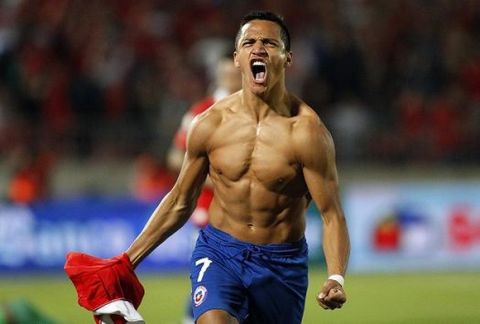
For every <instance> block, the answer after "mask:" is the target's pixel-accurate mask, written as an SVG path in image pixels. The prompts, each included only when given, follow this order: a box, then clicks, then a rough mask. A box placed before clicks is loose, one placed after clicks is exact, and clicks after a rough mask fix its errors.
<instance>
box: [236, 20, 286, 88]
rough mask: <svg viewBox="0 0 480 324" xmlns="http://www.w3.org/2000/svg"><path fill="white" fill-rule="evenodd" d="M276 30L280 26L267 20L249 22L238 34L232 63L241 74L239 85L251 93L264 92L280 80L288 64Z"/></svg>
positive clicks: (278, 29) (279, 35) (283, 46)
mask: <svg viewBox="0 0 480 324" xmlns="http://www.w3.org/2000/svg"><path fill="white" fill-rule="evenodd" d="M280 31H281V29H280V26H278V25H277V24H276V23H274V22H272V21H268V20H252V21H250V22H249V23H247V24H245V25H244V26H243V27H242V29H241V31H240V37H239V39H238V43H237V44H236V45H237V47H236V48H237V50H236V51H235V54H234V55H235V56H234V57H235V59H234V61H235V65H236V66H237V67H239V68H240V70H241V72H242V76H243V86H244V87H245V86H247V87H249V88H250V89H251V90H252V91H253V92H254V93H257V94H261V93H264V92H265V91H266V90H267V89H268V88H271V87H273V86H274V85H275V84H277V82H278V81H281V80H283V78H284V75H285V67H287V66H289V65H290V63H291V59H292V55H291V53H290V52H287V51H286V50H285V44H284V43H283V41H282V38H281V34H280Z"/></svg>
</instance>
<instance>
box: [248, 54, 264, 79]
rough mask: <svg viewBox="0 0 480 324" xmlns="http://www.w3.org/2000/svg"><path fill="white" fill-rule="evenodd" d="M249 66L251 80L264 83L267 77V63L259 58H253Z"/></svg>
mask: <svg viewBox="0 0 480 324" xmlns="http://www.w3.org/2000/svg"><path fill="white" fill-rule="evenodd" d="M250 68H251V69H252V74H253V80H254V81H255V83H264V82H265V80H266V78H267V65H266V64H265V62H263V61H260V60H253V61H252V62H251V65H250Z"/></svg>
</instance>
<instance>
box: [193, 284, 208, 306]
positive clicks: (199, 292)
mask: <svg viewBox="0 0 480 324" xmlns="http://www.w3.org/2000/svg"><path fill="white" fill-rule="evenodd" d="M205 298H207V288H205V287H204V286H198V287H197V288H196V289H195V291H194V292H193V303H194V304H195V306H200V305H201V304H202V303H203V302H204V300H205Z"/></svg>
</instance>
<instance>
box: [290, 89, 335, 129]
mask: <svg viewBox="0 0 480 324" xmlns="http://www.w3.org/2000/svg"><path fill="white" fill-rule="evenodd" d="M292 102H293V104H294V105H295V107H296V108H295V110H296V111H297V113H296V116H295V117H296V118H295V122H294V125H293V127H294V129H296V130H300V131H301V130H306V131H312V130H317V131H321V132H324V131H327V128H326V127H325V124H324V123H323V122H322V120H321V118H320V116H319V115H318V114H317V112H316V111H315V110H314V109H313V108H312V107H310V106H309V105H308V104H307V103H305V102H304V101H303V100H301V99H299V98H298V97H295V96H292Z"/></svg>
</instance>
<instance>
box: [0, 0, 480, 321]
mask: <svg viewBox="0 0 480 324" xmlns="http://www.w3.org/2000/svg"><path fill="white" fill-rule="evenodd" d="M259 8H260V9H261V8H263V9H269V10H272V11H275V12H278V13H279V14H281V15H282V16H284V17H285V19H286V21H287V23H288V25H289V27H290V29H291V34H292V38H293V44H292V49H293V52H294V65H293V67H292V68H291V69H290V70H289V71H288V76H287V79H288V86H289V89H290V90H292V91H293V92H295V93H296V94H298V95H299V96H300V97H302V98H303V99H304V100H305V101H306V102H307V103H309V104H310V105H311V106H312V107H314V108H315V109H317V110H318V113H319V115H320V116H321V117H322V119H323V120H324V122H325V123H326V124H327V126H328V127H329V129H330V130H331V131H332V135H333V137H334V139H335V142H336V148H337V160H338V167H339V173H340V180H341V189H342V199H343V202H344V207H345V211H346V214H347V218H348V222H349V229H350V232H351V235H352V256H351V262H350V266H349V269H350V270H349V271H350V273H349V276H348V279H347V292H348V294H349V296H350V301H349V303H348V304H347V305H346V306H345V308H344V309H343V310H342V311H340V312H337V311H336V312H324V311H322V310H320V309H319V308H318V307H316V306H315V305H314V298H313V296H314V293H315V290H316V289H317V287H318V286H319V285H320V284H321V280H322V278H323V276H324V273H323V272H322V271H323V270H322V269H323V266H324V265H323V261H322V255H321V250H320V245H319V239H320V234H319V226H320V222H319V219H318V215H317V213H316V210H315V208H310V209H309V212H308V231H307V239H308V240H309V244H310V248H311V251H312V253H311V263H312V265H311V269H312V271H311V273H312V279H311V285H310V290H309V298H308V300H309V302H308V303H307V307H306V314H305V320H304V322H305V323H316V322H326V323H328V322H332V321H335V322H340V323H360V322H363V323H373V322H378V323H395V322H397V323H400V322H406V321H409V322H415V323H429V322H435V323H438V322H445V323H470V322H475V321H478V320H480V304H479V300H480V279H479V278H480V276H479V270H478V269H480V169H479V158H480V141H479V140H478V139H479V135H480V106H479V105H480V36H479V35H480V2H478V1H475V0H471V1H467V0H464V1H453V0H451V1H448V0H438V1H413V0H411V1H400V0H392V1H381V0H377V1H374V0H343V1H341V0H338V1H332V0H330V1H316V0H308V1H303V2H299V1H268V0H264V1H226V0H225V1H222V0H216V1H215V0H195V1H175V2H172V1H162V0H158V1H153V0H152V1H150V0H140V1H127V0H122V1H108V0H103V1H100V0H94V1H79V0H63V1H62V0H38V1H20V0H4V1H1V2H0V198H1V203H0V305H2V306H0V309H2V308H4V307H5V305H11V304H15V305H17V306H18V305H20V306H18V307H23V306H25V305H31V306H33V307H35V308H36V309H37V310H38V311H39V312H41V313H44V314H46V316H49V317H52V318H55V319H56V320H57V321H59V322H61V323H86V322H89V321H90V318H89V314H88V313H87V312H85V311H83V310H81V309H80V307H79V306H77V305H76V298H75V293H74V290H73V287H72V286H71V284H70V283H69V282H68V280H67V279H66V277H65V276H64V275H63V273H62V265H63V260H64V259H63V258H64V254H65V252H66V251H68V250H82V251H86V252H90V253H94V254H96V255H99V256H111V255H113V254H116V253H119V252H120V251H122V250H123V249H124V248H125V247H126V245H128V243H129V242H130V241H131V238H133V237H134V235H135V234H137V233H138V232H139V231H140V229H141V226H142V225H143V223H144V222H145V220H146V218H147V217H148V215H149V213H150V212H151V211H152V209H153V208H154V205H155V202H156V201H158V199H160V198H161V197H162V195H163V194H164V193H165V192H166V191H167V190H168V188H169V187H170V186H171V184H172V182H173V181H174V178H175V175H174V174H172V173H171V172H169V171H168V170H167V169H166V167H165V158H166V154H167V150H168V147H169V145H170V142H171V140H172V137H173V134H174V132H175V129H176V127H177V126H178V125H179V123H180V119H181V117H182V115H183V113H184V112H185V111H186V110H187V109H188V107H189V106H190V105H191V104H192V103H193V102H195V101H196V100H199V99H200V98H202V97H203V95H204V94H205V92H206V91H208V84H209V83H210V79H211V70H212V65H213V64H214V63H215V61H216V60H217V58H218V55H219V54H218V53H221V51H222V50H225V49H229V48H231V47H232V43H233V39H234V36H235V34H236V31H237V29H238V21H239V19H240V17H241V16H242V15H243V14H245V13H246V12H248V11H249V10H251V9H259ZM193 235H194V230H193V228H192V227H191V226H190V225H187V227H185V228H184V229H183V230H182V232H180V233H179V234H177V235H176V236H174V237H172V239H171V240H169V241H168V242H167V244H165V246H162V247H161V248H159V249H158V250H157V251H156V252H155V253H154V254H153V255H152V256H151V257H150V258H149V259H148V260H147V262H146V263H145V265H142V269H141V271H140V276H141V278H142V280H143V281H144V282H145V285H146V287H147V295H146V297H145V300H144V303H143V305H142V306H141V312H142V314H144V315H145V318H146V319H147V321H148V322H150V323H178V322H179V321H180V318H181V317H182V313H183V305H184V302H185V301H184V300H185V298H186V297H185V295H186V292H187V291H188V280H187V276H188V275H187V272H186V268H185V264H186V262H187V261H186V260H187V258H188V253H189V251H190V249H191V243H192V240H193ZM317 269H318V270H317ZM178 273H180V274H178ZM19 300H21V301H23V304H22V302H19ZM22 305H23V306H22ZM1 321H2V320H1V316H0V323H1Z"/></svg>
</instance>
